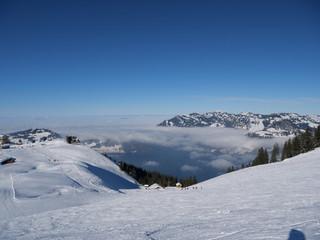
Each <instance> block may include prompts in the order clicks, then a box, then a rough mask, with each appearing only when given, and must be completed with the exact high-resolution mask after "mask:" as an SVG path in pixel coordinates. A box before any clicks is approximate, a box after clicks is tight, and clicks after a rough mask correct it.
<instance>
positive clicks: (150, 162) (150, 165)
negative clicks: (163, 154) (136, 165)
mask: <svg viewBox="0 0 320 240" xmlns="http://www.w3.org/2000/svg"><path fill="white" fill-rule="evenodd" d="M143 165H144V166H148V167H157V166H159V163H158V162H156V161H148V162H146V163H145V164H143Z"/></svg>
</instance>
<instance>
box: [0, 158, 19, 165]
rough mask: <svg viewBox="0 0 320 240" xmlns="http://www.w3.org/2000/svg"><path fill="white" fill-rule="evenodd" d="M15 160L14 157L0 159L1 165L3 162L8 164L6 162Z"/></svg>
mask: <svg viewBox="0 0 320 240" xmlns="http://www.w3.org/2000/svg"><path fill="white" fill-rule="evenodd" d="M15 161H16V159H15V158H13V157H10V158H6V159H4V160H2V161H1V165H5V164H8V163H14V162H15Z"/></svg>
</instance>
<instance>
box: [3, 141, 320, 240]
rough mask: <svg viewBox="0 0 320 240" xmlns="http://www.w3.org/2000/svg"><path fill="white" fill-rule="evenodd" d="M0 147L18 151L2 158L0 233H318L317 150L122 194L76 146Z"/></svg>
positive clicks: (293, 239) (239, 237) (239, 238)
mask: <svg viewBox="0 0 320 240" xmlns="http://www.w3.org/2000/svg"><path fill="white" fill-rule="evenodd" d="M0 152H1V157H4V156H5V155H6V156H8V155H10V156H11V155H12V156H15V157H16V158H17V162H16V163H13V164H7V165H0V176H1V180H0V193H1V194H0V201H1V208H0V213H1V216H0V239H24V240H25V239H181V240H182V239H183V240H186V239H234V240H248V239H254V240H255V239H273V240H274V239H281V240H282V239H286V240H287V239H289V240H297V239H308V240H313V239H314V240H316V239H320V215H319V212H320V188H319V186H320V174H319V173H320V161H319V159H320V149H316V150H314V151H312V152H309V153H305V154H301V155H299V156H296V157H294V158H291V159H287V160H285V161H283V162H279V163H273V164H267V165H262V166H257V167H252V168H246V169H243V170H239V171H236V172H232V173H229V174H225V175H222V176H220V177H217V178H214V179H211V180H208V181H206V182H203V183H200V184H198V185H197V186H194V187H190V188H189V190H178V189H175V188H170V189H168V190H166V189H164V190H142V189H137V190H122V192H123V193H124V194H123V193H118V192H117V191H111V190H110V189H118V187H111V188H110V187H108V186H106V185H105V184H103V183H104V182H103V181H101V180H100V181H98V179H96V178H95V177H94V174H93V173H99V172H100V170H101V169H102V168H103V169H107V170H108V171H110V172H111V171H113V170H114V171H116V170H117V169H116V168H115V166H114V165H112V164H110V163H109V162H106V163H104V162H102V159H100V156H99V157H98V155H96V154H95V153H93V152H92V151H91V150H90V151H89V149H86V148H83V147H82V146H71V145H70V146H69V145H65V144H64V143H62V142H57V143H54V142H53V143H52V144H51V142H50V144H48V145H45V146H42V145H41V144H40V145H37V146H35V147H34V148H26V149H16V150H10V151H9V150H5V151H4V152H3V151H2V150H1V151H0ZM76 152H78V154H77V155H74V154H75V153H76ZM62 153H63V154H62ZM83 155H85V156H87V157H89V156H90V159H92V162H90V164H91V165H92V166H95V167H99V169H100V170H99V171H97V169H96V168H93V169H90V168H91V167H90V166H88V164H87V163H88V162H86V161H85V159H84V156H83ZM71 156H72V157H71ZM55 159H57V160H59V161H58V162H54V160H55ZM23 162H28V164H24V163H23ZM48 169H51V170H50V171H48ZM78 170H79V171H80V172H81V174H78ZM115 174H119V175H117V176H120V174H121V173H118V172H117V171H116V172H115ZM55 175H56V176H57V177H58V176H59V177H58V178H56V177H55ZM91 177H92V178H91ZM123 177H125V176H123ZM126 179H127V181H128V182H131V183H132V181H130V179H128V178H126ZM128 182H127V183H128ZM127 183H126V184H124V185H125V186H128V187H130V186H131V184H129V183H128V185H127ZM97 191H98V192H97ZM109 191H111V192H109ZM70 206H71V207H70ZM54 209H56V210H54Z"/></svg>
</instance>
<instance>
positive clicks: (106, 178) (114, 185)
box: [85, 163, 138, 192]
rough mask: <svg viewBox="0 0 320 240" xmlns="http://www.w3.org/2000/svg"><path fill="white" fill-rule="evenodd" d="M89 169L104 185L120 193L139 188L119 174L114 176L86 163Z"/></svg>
mask: <svg viewBox="0 0 320 240" xmlns="http://www.w3.org/2000/svg"><path fill="white" fill-rule="evenodd" d="M85 165H86V166H87V169H88V170H89V171H90V172H92V173H93V174H94V175H96V176H97V177H98V178H100V179H101V181H102V183H103V185H104V186H105V187H107V188H110V189H112V190H115V191H118V192H120V189H135V188H138V185H137V184H134V183H132V182H130V181H128V180H126V179H124V178H122V177H120V176H118V175H117V174H114V173H112V172H110V171H108V170H106V169H103V168H99V167H96V166H93V165H91V164H88V163H85Z"/></svg>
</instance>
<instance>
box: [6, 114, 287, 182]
mask: <svg viewBox="0 0 320 240" xmlns="http://www.w3.org/2000/svg"><path fill="white" fill-rule="evenodd" d="M170 117H171V116H156V117H155V116H145V117H142V116H127V117H126V116H114V117H110V116H107V117H79V118H75V117H72V118H14V119H13V118H10V119H9V118H2V119H0V133H2V134H4V133H10V132H14V131H20V130H26V129H29V128H48V129H51V130H53V131H55V132H57V133H59V134H61V135H62V136H65V135H76V136H78V138H79V139H80V140H81V142H83V143H84V142H87V141H88V140H90V139H91V140H92V139H94V140H95V141H96V142H97V141H98V142H102V143H104V144H105V145H107V146H114V145H121V147H120V148H121V151H109V152H108V153H107V154H108V156H111V157H112V158H113V159H115V160H118V161H125V162H128V163H132V164H134V165H137V166H140V167H143V168H145V169H149V170H156V171H159V172H162V173H166V174H170V175H175V176H177V177H186V176H197V178H198V180H205V179H208V178H211V177H215V176H217V175H219V174H222V173H225V172H226V170H227V168H228V167H229V166H230V165H235V166H241V164H247V163H248V162H249V161H252V160H253V159H254V158H255V156H256V153H257V149H258V148H260V147H266V148H268V149H269V150H270V151H271V149H272V146H273V145H274V144H275V143H276V142H277V143H279V144H282V143H283V142H284V141H285V140H286V139H285V138H274V139H258V138H249V137H246V136H245V135H246V133H247V131H245V130H236V129H227V128H168V127H157V124H158V123H160V122H162V121H163V120H165V119H168V118H170Z"/></svg>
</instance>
